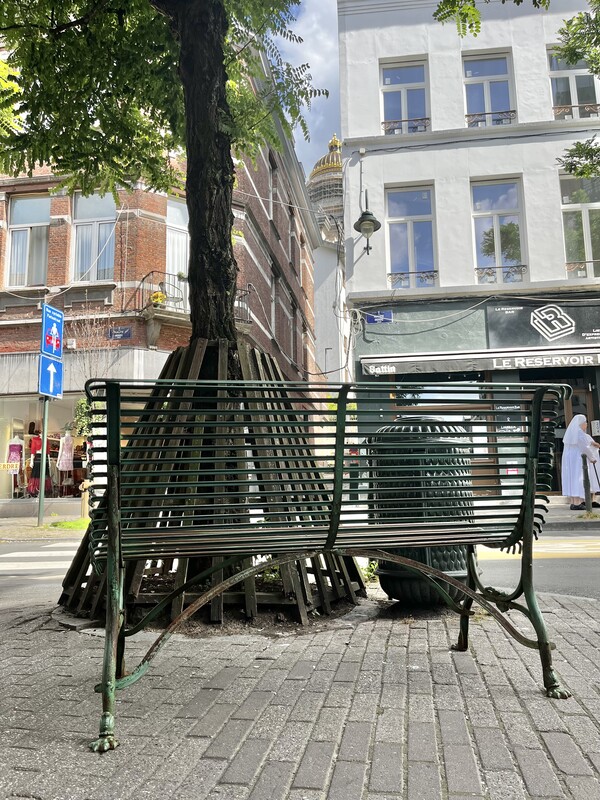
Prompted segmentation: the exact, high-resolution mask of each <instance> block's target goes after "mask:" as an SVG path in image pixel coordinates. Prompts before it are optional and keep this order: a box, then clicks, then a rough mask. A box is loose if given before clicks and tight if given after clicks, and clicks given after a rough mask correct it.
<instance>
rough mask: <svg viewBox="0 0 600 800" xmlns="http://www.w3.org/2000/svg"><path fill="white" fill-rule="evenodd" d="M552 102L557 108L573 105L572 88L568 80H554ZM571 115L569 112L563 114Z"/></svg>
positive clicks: (552, 81)
mask: <svg viewBox="0 0 600 800" xmlns="http://www.w3.org/2000/svg"><path fill="white" fill-rule="evenodd" d="M550 83H551V84H552V102H553V103H554V105H555V106H570V105H571V87H570V84H569V79H568V78H552V80H551V81H550ZM563 113H569V111H566V112H563Z"/></svg>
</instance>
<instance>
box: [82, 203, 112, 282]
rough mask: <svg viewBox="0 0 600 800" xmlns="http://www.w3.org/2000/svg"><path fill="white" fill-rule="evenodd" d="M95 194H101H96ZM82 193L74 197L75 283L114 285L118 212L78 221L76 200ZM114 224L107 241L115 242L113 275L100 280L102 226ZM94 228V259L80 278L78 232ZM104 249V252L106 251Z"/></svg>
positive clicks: (92, 247)
mask: <svg viewBox="0 0 600 800" xmlns="http://www.w3.org/2000/svg"><path fill="white" fill-rule="evenodd" d="M94 194H99V193H98V192H95V193H94ZM81 196H82V195H81V192H75V194H74V195H73V250H72V252H73V270H72V273H73V283H114V280H115V266H116V264H115V261H116V252H115V251H116V237H115V229H116V223H117V216H118V212H117V209H115V214H114V216H112V215H111V216H110V217H94V218H92V219H77V217H76V208H77V206H76V198H78V197H81ZM110 223H112V226H113V228H112V231H111V233H110V236H109V237H108V239H107V243H108V242H110V240H111V239H112V240H113V265H112V275H111V277H102V278H98V277H97V276H98V260H99V258H100V243H99V240H100V225H106V224H110ZM90 225H91V226H92V246H91V251H92V254H94V255H93V256H92V259H93V263H92V266H91V267H90V268H89V269H88V270H86V272H85V273H84V274H83V276H82V277H78V275H77V272H78V270H77V232H78V229H79V228H83V227H88V226H90ZM105 246H106V245H105ZM105 246H104V247H105ZM104 247H103V248H102V250H104Z"/></svg>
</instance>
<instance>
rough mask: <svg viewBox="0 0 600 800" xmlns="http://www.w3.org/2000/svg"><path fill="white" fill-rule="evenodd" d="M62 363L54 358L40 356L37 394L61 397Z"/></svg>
mask: <svg viewBox="0 0 600 800" xmlns="http://www.w3.org/2000/svg"><path fill="white" fill-rule="evenodd" d="M62 390H63V363H62V361H59V360H58V359H56V358H50V357H49V356H45V355H44V354H42V355H40V376H39V389H38V391H39V393H40V394H45V395H48V397H62Z"/></svg>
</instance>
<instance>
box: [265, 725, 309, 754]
mask: <svg viewBox="0 0 600 800" xmlns="http://www.w3.org/2000/svg"><path fill="white" fill-rule="evenodd" d="M310 735H311V731H310V726H307V725H305V724H304V723H303V722H287V723H286V724H285V726H284V727H283V729H282V731H281V733H280V734H279V736H278V737H277V741H276V742H275V744H274V745H273V747H272V749H271V751H270V752H269V759H271V760H274V761H297V760H298V757H299V755H300V753H302V751H303V750H304V748H305V747H306V744H307V742H308V740H309V738H310Z"/></svg>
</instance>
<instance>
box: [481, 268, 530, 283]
mask: <svg viewBox="0 0 600 800" xmlns="http://www.w3.org/2000/svg"><path fill="white" fill-rule="evenodd" d="M526 273H527V265H526V264H515V265H514V266H512V267H476V268H475V275H476V276H477V283H522V282H523V280H524V278H523V275H525V274H526Z"/></svg>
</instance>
